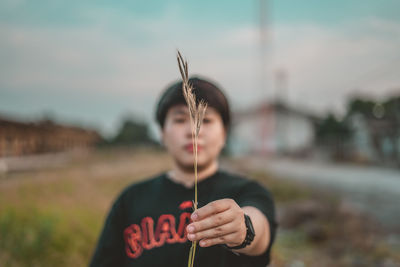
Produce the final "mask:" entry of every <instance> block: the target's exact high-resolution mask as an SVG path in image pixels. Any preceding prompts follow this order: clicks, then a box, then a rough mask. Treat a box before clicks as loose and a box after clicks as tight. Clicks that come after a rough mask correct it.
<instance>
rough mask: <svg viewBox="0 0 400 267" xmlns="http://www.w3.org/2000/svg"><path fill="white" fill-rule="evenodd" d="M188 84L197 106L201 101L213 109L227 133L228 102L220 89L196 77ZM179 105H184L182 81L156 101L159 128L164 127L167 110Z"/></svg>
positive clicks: (229, 119)
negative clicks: (190, 85)
mask: <svg viewBox="0 0 400 267" xmlns="http://www.w3.org/2000/svg"><path fill="white" fill-rule="evenodd" d="M189 83H190V84H192V85H193V93H194V94H195V95H196V101H197V104H198V103H199V102H200V100H201V99H203V100H204V101H205V102H207V105H208V106H209V107H213V108H215V109H216V111H217V112H218V113H219V114H220V116H221V118H222V122H223V124H224V128H225V130H227V131H228V129H229V126H230V122H231V114H230V109H229V103H228V100H227V99H226V97H225V95H224V93H223V92H222V91H221V89H219V88H218V87H217V86H216V85H215V84H213V83H211V82H209V81H207V80H204V79H200V78H197V77H193V78H190V79H189ZM179 104H186V101H185V97H184V96H183V92H182V81H181V82H176V83H174V84H172V85H171V86H169V87H168V88H167V89H166V90H165V91H164V92H163V94H162V95H161V97H160V99H159V101H158V104H157V109H156V120H157V122H158V124H159V125H160V127H161V128H163V127H164V122H165V118H166V116H167V112H168V110H169V109H170V108H171V107H173V106H175V105H179Z"/></svg>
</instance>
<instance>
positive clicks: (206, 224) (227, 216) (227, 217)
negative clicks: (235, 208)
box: [186, 210, 235, 233]
mask: <svg viewBox="0 0 400 267" xmlns="http://www.w3.org/2000/svg"><path fill="white" fill-rule="evenodd" d="M234 219H235V216H234V214H233V213H232V212H231V211H230V210H225V211H224V212H221V213H217V214H214V215H211V216H210V217H206V218H205V219H203V220H201V221H197V222H193V223H191V224H189V225H188V226H187V229H186V230H187V232H188V233H196V232H201V231H204V230H207V229H210V228H214V227H217V226H221V225H224V224H227V223H229V222H231V221H233V220H234Z"/></svg>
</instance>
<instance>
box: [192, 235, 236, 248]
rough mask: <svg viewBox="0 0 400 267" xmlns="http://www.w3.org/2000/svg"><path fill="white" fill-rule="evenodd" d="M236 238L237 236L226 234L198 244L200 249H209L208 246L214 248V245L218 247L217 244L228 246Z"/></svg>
mask: <svg viewBox="0 0 400 267" xmlns="http://www.w3.org/2000/svg"><path fill="white" fill-rule="evenodd" d="M236 238H237V234H236V233H231V234H227V235H223V236H219V237H215V238H210V239H203V240H201V241H200V243H199V244H200V246H201V247H210V246H214V245H218V244H229V243H233V242H234V240H235V239H236Z"/></svg>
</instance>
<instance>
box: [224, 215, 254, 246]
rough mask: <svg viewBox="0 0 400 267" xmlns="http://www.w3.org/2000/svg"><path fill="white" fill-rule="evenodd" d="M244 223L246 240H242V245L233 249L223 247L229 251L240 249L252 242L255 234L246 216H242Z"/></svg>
mask: <svg viewBox="0 0 400 267" xmlns="http://www.w3.org/2000/svg"><path fill="white" fill-rule="evenodd" d="M244 223H245V224H246V238H245V239H244V241H243V243H242V244H240V245H239V246H235V247H229V246H227V245H225V247H227V248H229V249H241V248H244V247H246V246H248V245H250V244H251V242H253V240H254V237H255V236H256V233H255V232H254V228H253V223H252V222H251V219H250V217H249V216H248V215H246V214H245V215H244Z"/></svg>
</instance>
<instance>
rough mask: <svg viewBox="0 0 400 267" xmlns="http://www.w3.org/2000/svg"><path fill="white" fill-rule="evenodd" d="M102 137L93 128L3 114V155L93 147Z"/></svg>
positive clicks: (0, 149) (0, 120) (0, 137)
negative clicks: (88, 128) (25, 120)
mask: <svg viewBox="0 0 400 267" xmlns="http://www.w3.org/2000/svg"><path fill="white" fill-rule="evenodd" d="M101 140H102V138H101V136H100V135H99V134H98V133H97V132H96V131H93V130H87V129H83V128H79V127H75V126H65V125H58V124H55V123H53V122H52V121H49V120H44V121H39V122H22V121H16V120H13V119H10V118H5V117H0V157H6V156H22V155H28V154H37V153H46V152H57V151H64V150H68V149H72V148H85V147H91V146H94V145H95V144H96V143H98V142H99V141H101Z"/></svg>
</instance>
